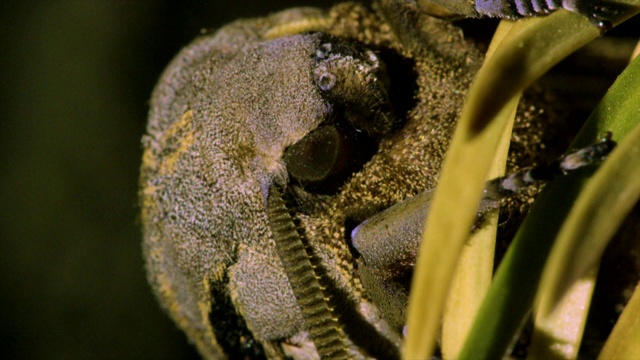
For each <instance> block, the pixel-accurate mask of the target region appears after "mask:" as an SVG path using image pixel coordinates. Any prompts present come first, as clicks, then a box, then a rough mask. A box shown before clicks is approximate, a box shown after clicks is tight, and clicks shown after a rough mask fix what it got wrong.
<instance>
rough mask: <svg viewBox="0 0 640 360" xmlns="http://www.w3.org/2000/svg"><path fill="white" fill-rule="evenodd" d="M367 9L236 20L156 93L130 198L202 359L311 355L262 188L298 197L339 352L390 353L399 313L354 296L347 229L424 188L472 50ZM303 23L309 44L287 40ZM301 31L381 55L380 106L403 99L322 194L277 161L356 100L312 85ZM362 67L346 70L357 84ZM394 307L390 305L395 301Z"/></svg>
mask: <svg viewBox="0 0 640 360" xmlns="http://www.w3.org/2000/svg"><path fill="white" fill-rule="evenodd" d="M378 6H379V11H378V12H377V13H374V12H371V11H369V10H366V9H365V8H363V7H361V6H358V5H353V4H342V5H337V6H336V7H334V8H332V9H331V10H330V11H329V12H327V13H325V12H321V11H319V10H314V9H292V10H288V11H285V12H281V13H278V14H275V15H272V16H270V17H266V18H261V19H255V20H244V21H238V22H235V23H233V24H231V25H228V26H226V27H224V28H222V29H220V30H218V31H217V32H216V33H214V34H211V35H205V36H203V37H201V38H199V39H197V40H196V41H194V42H193V43H192V44H191V45H189V46H188V47H186V48H185V49H184V50H182V52H181V53H180V54H178V56H177V57H176V58H175V59H174V61H173V62H172V63H171V64H170V65H169V67H168V68H167V70H166V71H165V73H164V74H163V75H162V77H161V79H160V81H159V83H158V86H157V87H156V89H155V91H154V93H153V97H152V100H151V111H150V115H149V125H148V134H147V135H146V136H145V137H144V139H143V144H144V147H145V153H144V159H143V166H142V170H141V190H140V201H141V208H142V223H143V231H144V251H145V257H146V263H147V270H148V277H149V281H150V283H151V285H152V287H153V289H154V291H155V293H156V295H157V297H158V298H159V300H160V302H161V303H162V305H163V307H164V308H165V309H166V310H167V311H168V312H169V313H170V315H171V316H172V318H173V319H174V321H176V323H177V324H178V326H179V327H180V328H182V329H183V330H184V331H185V332H186V333H187V335H188V337H189V338H190V340H191V341H192V342H194V343H195V344H196V346H197V347H198V349H199V351H200V352H201V353H202V354H203V356H205V357H208V358H220V357H224V356H227V357H230V358H235V357H252V358H253V357H262V356H267V357H270V358H279V357H282V356H284V355H289V356H293V357H294V358H300V359H302V358H315V357H317V354H316V353H315V349H314V345H313V343H312V342H311V341H310V340H309V338H308V331H307V329H306V328H305V323H304V319H303V317H302V313H301V311H300V308H299V306H298V304H297V303H296V298H295V296H294V293H293V291H292V289H291V286H290V284H289V281H288V279H287V275H286V274H285V272H284V271H283V268H282V264H281V262H280V260H279V258H278V254H277V253H276V246H275V243H274V239H273V235H272V232H271V230H270V228H269V225H268V219H267V214H266V209H265V205H266V204H265V202H266V199H267V195H268V189H269V187H270V186H272V185H274V184H276V185H279V186H289V188H290V189H291V192H292V193H294V194H295V196H296V200H297V202H298V205H299V208H298V209H297V214H296V216H297V220H298V221H299V226H300V227H301V228H302V229H303V231H304V233H305V234H306V239H307V240H308V243H309V246H310V251H311V252H312V253H313V256H314V257H315V258H316V260H317V261H318V267H319V269H320V270H321V271H322V273H323V276H322V278H323V279H322V280H323V285H324V286H325V287H326V288H327V292H328V293H329V294H330V301H331V302H332V305H333V306H335V307H336V309H337V312H338V315H339V321H340V322H341V324H342V327H343V328H344V330H345V333H346V335H347V336H348V340H347V343H346V344H347V346H348V351H349V353H350V355H351V356H353V357H369V356H372V357H382V358H393V357H396V356H398V354H399V349H400V347H401V343H402V341H401V324H402V323H403V321H404V319H403V318H402V316H403V309H399V310H398V311H391V312H389V311H388V310H387V311H386V312H385V311H384V310H383V311H381V308H382V309H384V308H385V306H382V307H379V306H377V305H376V304H377V303H381V302H385V301H386V300H385V299H380V301H379V302H377V301H376V299H375V296H376V295H375V291H368V290H367V288H366V287H364V286H363V285H362V281H361V278H360V275H359V272H358V266H359V264H358V261H357V260H356V259H355V258H354V255H353V254H352V251H351V250H350V249H349V245H348V243H347V240H348V239H347V235H346V234H347V233H348V231H347V228H348V223H349V222H350V221H361V220H363V219H364V218H366V217H368V216H371V215H373V214H374V213H375V212H377V211H379V210H381V209H385V208H388V207H389V206H391V205H393V204H395V203H398V202H400V201H402V200H404V199H406V198H408V197H411V196H413V195H415V194H417V193H419V192H422V191H424V190H426V189H431V188H433V187H434V186H435V184H436V182H437V174H438V170H439V168H440V165H441V162H442V159H443V156H444V154H445V152H446V149H447V147H448V144H449V140H450V137H451V135H452V132H453V128H454V126H455V119H456V117H457V116H458V114H459V112H460V109H461V105H462V102H463V99H464V95H465V93H466V90H467V88H468V86H469V83H470V81H471V79H472V77H473V75H474V74H475V72H476V71H477V69H478V67H479V66H480V64H481V55H480V53H479V52H478V51H477V50H476V49H475V48H474V47H473V46H472V45H470V44H469V43H467V42H466V41H465V40H464V39H463V38H462V34H461V32H460V31H459V30H458V29H456V28H455V27H453V26H452V25H451V24H449V23H447V22H444V21H441V20H436V19H433V18H429V17H427V16H425V15H424V14H422V13H421V12H420V11H419V10H418V8H417V6H416V5H415V4H410V3H409V4H405V3H403V4H398V3H397V2H393V1H391V2H385V1H382V2H380V3H379V4H378ZM300 28H302V29H303V32H305V33H304V34H295V33H297V32H299V30H298V29H300ZM312 30H323V31H324V32H325V33H328V34H331V35H332V36H335V37H338V38H341V39H348V40H349V41H358V42H359V43H360V44H363V45H364V46H368V47H371V48H373V49H374V52H373V53H375V54H377V55H376V56H378V55H379V56H380V58H381V59H385V60H388V61H387V64H386V66H387V68H388V69H387V72H388V73H389V79H390V82H391V85H390V86H391V91H390V92H389V94H390V96H391V97H393V94H394V93H402V94H404V93H405V92H406V93H407V95H406V96H404V98H403V99H391V102H392V103H393V107H394V110H395V115H393V116H395V117H397V119H398V121H399V124H401V126H399V128H398V129H393V131H391V130H387V131H383V132H382V135H380V134H378V135H375V136H378V137H379V138H380V139H379V144H378V151H377V152H376V154H375V155H373V157H372V158H371V159H370V160H369V161H368V162H366V163H365V164H364V165H363V167H362V168H361V169H359V170H358V171H357V172H356V173H354V174H353V175H352V176H350V177H349V179H348V180H347V181H346V182H345V183H344V184H343V185H342V186H341V187H340V188H339V189H338V190H337V191H336V192H335V193H332V194H329V195H327V194H316V193H313V192H310V191H308V190H307V189H305V188H304V187H302V186H297V185H296V184H295V183H291V181H290V178H289V175H288V173H287V169H286V164H285V163H284V161H283V160H282V159H283V153H284V152H285V151H286V149H287V148H288V147H289V146H290V145H292V144H295V143H296V142H298V141H300V140H301V139H302V138H303V137H304V136H305V135H306V134H308V133H309V132H310V131H312V130H313V129H315V128H316V127H318V126H319V125H320V124H322V123H324V122H326V121H327V119H329V118H332V117H335V116H336V115H335V114H336V112H337V111H338V110H337V109H338V105H339V106H340V107H341V108H345V103H346V104H347V105H348V103H350V102H351V103H354V101H353V100H352V99H350V100H348V101H347V100H345V101H344V103H341V102H340V101H338V100H340V99H338V100H334V99H332V97H331V96H330V95H331V94H330V93H329V95H327V94H325V93H323V89H322V88H321V87H319V86H318V84H317V79H315V78H314V76H316V77H317V72H316V73H315V75H314V69H316V68H314V66H315V65H314V60H313V58H314V56H316V57H317V51H318V49H320V48H321V45H323V41H324V40H322V39H323V36H325V35H321V34H318V33H314V32H307V31H312ZM274 34H275V35H274ZM274 36H275V38H274V39H272V38H271V37H274ZM347 60H348V59H347ZM347 60H345V61H347ZM348 61H351V60H348ZM359 64H361V63H358V62H354V63H353V64H351V63H347V65H346V68H349V67H350V66H351V67H353V69H354V71H356V74H359V73H357V70H358V69H359V66H360V65H359ZM396 68H399V70H398V69H396ZM314 79H315V80H314ZM337 79H343V77H339V76H338V77H337ZM346 79H350V78H349V77H346ZM398 79H403V80H398ZM406 79H409V80H406ZM360 80H362V77H358V76H356V77H355V78H353V79H351V80H347V81H354V82H357V81H360ZM362 81H363V83H364V80H362ZM405 81H409V83H405ZM342 85H344V84H342ZM347 85H351V83H349V84H347ZM356 85H357V84H356ZM354 88H355V89H358V87H357V86H356V87H354ZM360 88H362V89H364V90H358V91H362V93H358V92H356V93H355V96H356V97H355V99H356V100H357V96H361V97H362V102H363V103H366V104H377V102H376V101H371V97H376V96H378V95H379V94H378V93H377V92H376V93H375V94H373V93H372V92H371V91H369V90H367V89H368V87H366V86H364V87H362V86H361V87H360ZM376 91H377V90H376ZM394 91H395V92H394ZM407 91H408V92H407ZM344 94H345V93H344V92H343V93H340V94H339V96H340V98H341V99H344V98H346V97H347V95H344ZM348 96H354V95H353V94H351V93H349V95H348ZM368 106H369V105H368ZM371 106H374V105H371ZM376 106H377V105H376ZM343 110H344V109H343ZM343 110H341V111H343ZM344 111H346V110H344ZM363 111H364V110H363V109H359V110H358V114H362V113H363ZM347 112H348V111H347ZM379 114H380V112H375V113H373V114H369V115H367V116H371V117H372V118H375V117H376V116H378V115H379ZM539 115H540V113H539V112H538V110H535V109H529V111H528V112H527V115H526V116H524V117H522V116H521V117H520V120H519V123H518V124H520V125H517V126H516V131H518V126H521V127H522V128H523V129H524V128H526V129H525V131H522V132H521V133H519V134H517V138H518V142H517V143H515V144H514V145H513V148H514V155H513V156H512V158H511V160H510V164H511V166H513V164H514V163H515V162H516V161H522V162H524V164H525V165H529V163H530V161H531V159H528V158H526V156H523V154H537V153H539V151H538V149H537V148H535V147H536V144H538V143H539V142H540V141H539V137H540V133H541V132H540V131H541V130H540V129H541V125H536V124H532V123H529V119H530V118H531V117H534V116H539ZM538 120H539V119H538ZM372 121H378V120H372ZM380 121H382V120H380ZM354 123H355V122H354ZM523 124H524V125H523ZM372 131H374V132H375V131H378V130H372ZM405 275H406V274H405ZM394 286H395V285H394ZM395 289H396V290H395V291H401V289H400V288H397V287H396V288H395ZM397 289H400V290H397ZM405 295H406V294H405ZM402 296H404V295H402ZM402 296H400V299H403V300H401V301H400V303H399V304H398V301H392V303H393V304H394V306H399V307H402V306H404V303H403V302H404V301H405V300H404V299H405V298H406V297H404V298H403V297H402ZM387 308H388V306H387Z"/></svg>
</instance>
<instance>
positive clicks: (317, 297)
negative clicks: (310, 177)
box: [267, 186, 349, 359]
mask: <svg viewBox="0 0 640 360" xmlns="http://www.w3.org/2000/svg"><path fill="white" fill-rule="evenodd" d="M267 214H268V218H269V226H270V227H271V232H272V233H273V237H274V239H275V243H276V249H277V252H278V256H279V257H280V261H281V262H282V265H283V267H284V271H285V273H286V274H287V278H288V279H289V283H290V284H291V287H292V288H293V293H294V294H295V296H296V300H297V303H298V306H300V309H301V311H302V316H303V317H304V320H305V323H306V325H307V328H308V330H309V335H310V336H311V340H313V343H314V344H315V346H316V349H317V350H318V354H319V355H320V358H321V359H348V358H349V356H348V354H347V350H346V346H345V343H344V339H345V338H346V337H345V335H344V332H343V331H342V328H341V327H340V324H339V323H338V321H337V319H336V318H335V317H334V316H333V309H332V308H331V307H330V306H329V304H328V301H327V298H326V297H325V295H324V293H323V288H322V286H320V283H319V281H318V276H317V274H316V273H315V271H314V266H313V265H312V264H311V260H310V256H309V254H308V253H307V251H306V248H305V244H304V243H303V242H302V239H301V237H300V234H299V233H298V231H297V230H296V226H295V224H294V222H293V218H292V216H291V215H290V214H289V211H288V209H287V207H286V205H285V202H284V200H283V199H282V194H281V192H280V191H279V190H278V189H277V188H276V187H275V186H272V187H271V189H270V190H269V197H268V201H267Z"/></svg>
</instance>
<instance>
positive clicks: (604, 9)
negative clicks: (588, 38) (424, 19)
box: [418, 0, 615, 31]
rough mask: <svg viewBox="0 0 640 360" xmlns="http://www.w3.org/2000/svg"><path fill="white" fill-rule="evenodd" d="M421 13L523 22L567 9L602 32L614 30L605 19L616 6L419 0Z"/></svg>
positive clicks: (538, 0) (558, 0)
mask: <svg viewBox="0 0 640 360" xmlns="http://www.w3.org/2000/svg"><path fill="white" fill-rule="evenodd" d="M418 5H419V6H420V8H421V10H422V11H423V12H425V13H427V14H429V15H432V16H436V17H447V18H456V17H458V18H460V17H472V18H477V17H491V18H500V19H512V20H515V19H521V18H526V17H533V16H543V15H547V14H550V13H552V12H554V11H556V10H559V9H564V10H568V11H571V12H575V13H578V14H580V15H583V16H584V17H586V18H588V19H589V20H590V21H591V22H592V23H593V24H594V25H595V26H597V27H598V28H599V29H600V30H601V31H606V30H608V29H610V28H611V26H612V24H611V22H610V21H609V20H607V19H605V16H606V15H608V13H610V12H615V9H614V6H613V4H606V3H603V2H602V1H598V0H475V1H474V0H418Z"/></svg>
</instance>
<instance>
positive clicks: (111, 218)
mask: <svg viewBox="0 0 640 360" xmlns="http://www.w3.org/2000/svg"><path fill="white" fill-rule="evenodd" d="M177 3H178V2H174V1H152V0H131V1H124V0H114V1H104V0H100V1H98V0H77V1H68V0H67V1H62V0H60V1H39V2H19V1H2V2H1V3H0V24H1V25H0V44H2V50H0V283H1V284H2V287H1V289H2V290H0V324H1V327H0V358H2V359H13V358H18V359H40V358H46V359H58V358H65V359H70V358H91V359H102V358H120V359H175V358H195V357H197V354H196V353H195V350H194V349H193V348H192V347H191V346H190V345H188V344H187V342H186V340H185V337H184V335H183V334H182V333H181V332H179V331H178V330H177V328H176V327H175V326H174V325H173V323H172V322H171V321H170V320H169V319H168V317H167V316H166V315H165V314H163V313H162V311H161V310H160V308H159V306H158V305H157V303H156V301H155V299H154V298H153V296H152V294H151V291H150V289H149V287H148V286H147V284H146V280H145V273H144V267H143V260H142V254H141V247H140V241H141V234H140V229H139V224H138V222H137V213H138V208H137V199H136V197H137V194H136V193H137V178H138V168H139V165H140V159H141V148H140V137H141V136H142V134H143V132H144V128H145V122H146V114H147V111H148V100H149V97H150V94H151V91H152V88H153V86H154V84H155V81H156V80H157V78H158V76H159V74H160V72H161V71H162V70H163V68H164V67H165V66H166V64H167V63H168V62H169V61H170V59H171V58H172V57H173V55H175V54H176V53H177V52H178V50H179V49H180V48H181V47H182V46H184V45H186V44H187V43H188V42H189V41H190V40H191V39H193V38H194V37H195V36H197V35H198V34H199V32H200V30H201V29H203V28H217V27H219V26H221V25H223V24H225V23H227V22H229V21H231V20H233V19H236V18H239V17H253V16H259V15H264V14H267V13H269V12H273V11H276V10H280V9H284V8H287V7H290V6H294V5H296V4H301V3H302V2H300V1H294V0H287V1H270V2H263V1H247V0H244V1H235V2H233V4H232V5H231V4H223V2H221V1H214V0H211V1H184V2H181V3H180V4H177ZM229 3H231V2H229ZM312 3H313V2H310V1H304V2H303V4H312ZM319 3H324V5H323V6H328V5H329V4H326V2H322V1H319V0H317V1H316V4H319ZM636 20H637V19H636ZM638 23H639V22H638V21H635V22H634V23H633V24H629V25H626V30H625V29H621V30H617V31H618V32H617V33H616V34H621V35H619V36H626V34H628V33H634V32H635V34H636V35H637V33H638V29H639V28H640V25H639V24H638ZM572 69H573V67H572ZM609 77H611V76H609ZM609 81H612V80H611V79H608V80H606V81H605V83H607V82H609ZM605 89H606V87H605ZM589 91H590V92H593V91H595V90H593V89H592V90H589ZM599 95H601V94H599ZM599 95H596V97H597V96H599Z"/></svg>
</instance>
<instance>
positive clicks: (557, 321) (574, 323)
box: [527, 269, 598, 360]
mask: <svg viewBox="0 0 640 360" xmlns="http://www.w3.org/2000/svg"><path fill="white" fill-rule="evenodd" d="M597 273H598V272H597V270H596V269H593V270H591V271H590V272H589V273H588V274H587V275H586V276H584V277H582V278H580V279H579V280H578V281H576V282H574V283H573V284H572V285H571V287H570V288H569V289H568V290H567V293H566V295H565V296H564V297H563V298H562V301H560V302H558V304H557V305H556V309H555V310H554V312H553V316H549V317H544V316H541V315H540V314H536V318H535V328H534V333H533V339H532V341H531V346H530V347H529V354H528V356H527V359H531V360H534V359H543V360H573V359H575V358H577V357H578V350H580V344H581V342H582V334H583V333H584V326H585V324H586V323H587V315H588V314H589V307H590V305H591V297H592V295H593V289H594V288H595V284H596V275H597Z"/></svg>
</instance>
